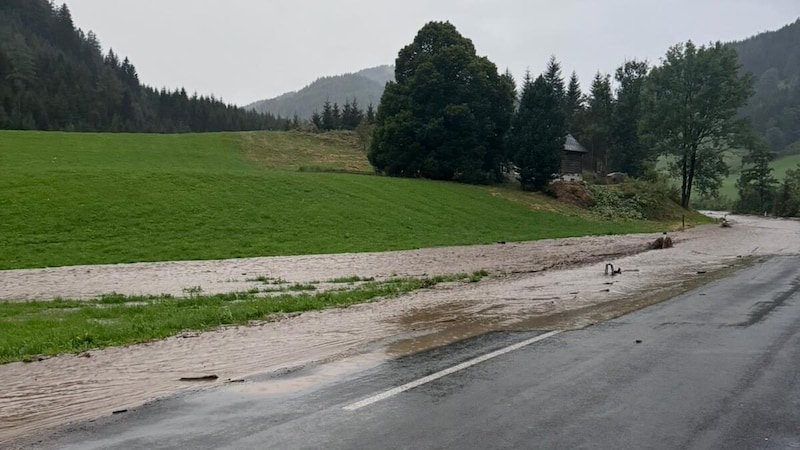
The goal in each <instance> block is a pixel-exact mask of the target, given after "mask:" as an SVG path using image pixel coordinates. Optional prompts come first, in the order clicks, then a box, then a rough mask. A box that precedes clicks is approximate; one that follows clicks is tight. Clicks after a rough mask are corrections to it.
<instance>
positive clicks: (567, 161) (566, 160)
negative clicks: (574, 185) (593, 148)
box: [561, 134, 589, 181]
mask: <svg viewBox="0 0 800 450" xmlns="http://www.w3.org/2000/svg"><path fill="white" fill-rule="evenodd" d="M586 153H589V151H588V150H586V149H585V148H583V146H582V145H581V144H580V142H578V140H577V139H575V138H574V137H573V136H572V135H571V134H568V135H567V139H566V141H565V142H564V152H563V154H562V157H561V178H562V179H564V180H568V181H578V180H582V179H583V155H584V154H586Z"/></svg>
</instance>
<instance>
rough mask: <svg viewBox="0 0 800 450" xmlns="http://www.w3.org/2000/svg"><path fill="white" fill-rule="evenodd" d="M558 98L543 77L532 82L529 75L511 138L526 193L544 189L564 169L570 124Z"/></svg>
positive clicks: (525, 82) (525, 80)
mask: <svg viewBox="0 0 800 450" xmlns="http://www.w3.org/2000/svg"><path fill="white" fill-rule="evenodd" d="M558 95H559V94H558V92H557V90H556V89H555V87H554V85H553V84H552V83H550V82H548V81H547V80H545V78H544V77H543V76H539V77H538V78H536V80H535V81H531V76H530V73H526V74H525V79H524V80H523V84H522V95H521V97H520V103H519V108H518V109H517V112H516V114H515V115H514V118H513V120H512V127H511V132H510V135H509V142H510V147H511V151H512V154H513V162H514V164H515V165H516V166H517V167H518V168H519V170H520V184H521V185H522V189H523V190H526V191H538V190H542V189H544V188H545V187H547V185H548V184H549V183H550V181H551V180H552V179H553V176H554V174H557V173H558V172H559V170H560V168H561V158H562V153H563V151H564V138H565V136H566V124H565V120H564V112H563V109H562V107H561V104H560V102H559V97H558Z"/></svg>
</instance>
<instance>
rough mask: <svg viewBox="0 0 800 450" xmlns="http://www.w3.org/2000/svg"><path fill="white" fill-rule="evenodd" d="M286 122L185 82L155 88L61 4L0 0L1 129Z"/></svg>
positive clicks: (247, 126)
mask: <svg viewBox="0 0 800 450" xmlns="http://www.w3.org/2000/svg"><path fill="white" fill-rule="evenodd" d="M287 125H288V124H287V121H286V120H282V119H280V118H278V117H275V116H272V115H269V114H267V115H265V114H258V113H255V112H252V111H248V110H245V109H243V108H238V107H235V106H232V105H226V104H225V103H223V102H222V101H220V100H217V99H215V98H214V97H213V96H210V97H206V96H198V95H197V94H194V95H191V96H190V95H189V94H187V92H186V91H185V89H177V90H174V91H167V90H165V89H162V90H160V91H159V90H156V89H153V88H151V87H148V86H145V85H143V84H141V83H140V81H139V77H138V75H137V72H136V68H135V67H134V65H133V63H131V61H129V60H128V59H127V58H121V57H119V56H117V55H116V54H115V53H114V52H113V51H112V50H109V51H108V52H107V53H104V52H103V51H102V48H101V45H100V41H99V39H98V37H97V36H96V35H95V34H94V33H92V32H91V31H90V32H88V33H84V32H83V31H82V30H80V29H79V28H76V26H75V24H74V23H73V21H72V16H71V14H70V11H69V8H68V7H67V6H66V5H62V6H55V5H54V4H52V3H50V2H48V1H47V0H2V1H0V128H2V129H39V130H69V131H71V130H78V131H139V132H184V131H236V130H258V129H281V128H285V127H286V126H287Z"/></svg>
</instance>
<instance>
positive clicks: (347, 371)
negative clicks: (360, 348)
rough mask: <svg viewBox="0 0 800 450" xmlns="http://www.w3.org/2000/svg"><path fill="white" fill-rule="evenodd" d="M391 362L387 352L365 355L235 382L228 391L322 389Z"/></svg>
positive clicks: (274, 392)
mask: <svg viewBox="0 0 800 450" xmlns="http://www.w3.org/2000/svg"><path fill="white" fill-rule="evenodd" d="M389 359H390V357H389V355H387V354H386V353H385V352H370V353H362V354H359V355H355V356H350V357H346V358H343V359H339V360H335V361H331V362H328V363H324V364H319V365H315V366H313V367H306V368H302V369H300V370H298V371H297V372H294V373H293V372H289V373H287V374H285V375H282V376H278V377H274V378H273V377H271V378H269V379H267V380H259V381H245V382H242V383H232V384H230V385H227V386H226V387H225V390H227V391H229V392H238V393H244V394H257V395H278V394H291V393H296V392H301V391H307V390H311V389H319V388H320V387H322V386H325V385H327V384H329V383H331V382H333V381H336V380H338V379H341V378H342V377H345V376H348V375H352V374H355V373H358V372H362V371H364V370H368V369H372V368H374V367H377V366H379V365H380V364H382V363H384V362H386V361H388V360H389Z"/></svg>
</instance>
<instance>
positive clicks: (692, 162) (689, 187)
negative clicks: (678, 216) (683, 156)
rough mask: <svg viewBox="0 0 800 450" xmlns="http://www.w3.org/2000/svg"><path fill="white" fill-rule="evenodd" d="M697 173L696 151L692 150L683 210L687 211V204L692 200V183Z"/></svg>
mask: <svg viewBox="0 0 800 450" xmlns="http://www.w3.org/2000/svg"><path fill="white" fill-rule="evenodd" d="M696 171H697V149H692V156H691V159H690V162H689V179H688V182H687V183H686V201H685V202H684V204H682V205H681V206H683V208H684V209H689V203H690V202H691V200H692V183H693V182H694V174H695V172H696Z"/></svg>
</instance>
